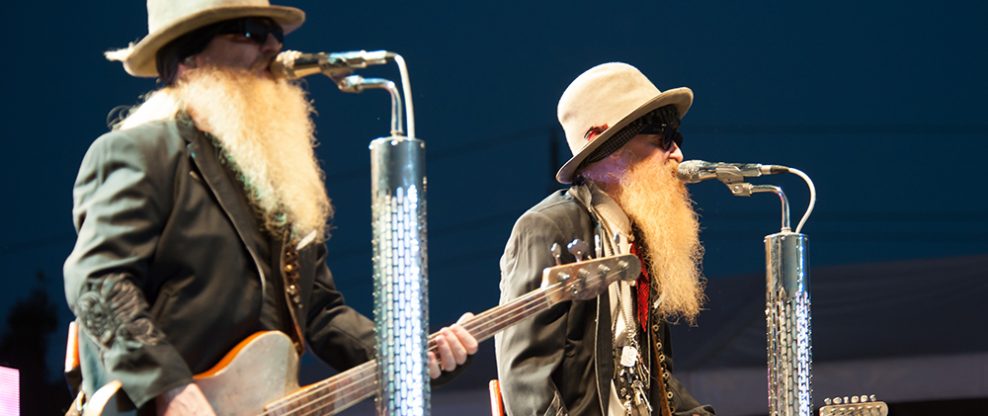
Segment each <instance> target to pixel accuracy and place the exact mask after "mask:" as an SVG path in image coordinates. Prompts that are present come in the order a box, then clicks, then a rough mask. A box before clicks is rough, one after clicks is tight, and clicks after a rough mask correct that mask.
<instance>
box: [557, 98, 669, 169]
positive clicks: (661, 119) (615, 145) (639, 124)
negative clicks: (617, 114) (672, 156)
mask: <svg viewBox="0 0 988 416" xmlns="http://www.w3.org/2000/svg"><path fill="white" fill-rule="evenodd" d="M653 124H674V125H676V126H679V113H678V112H677V111H676V106H675V105H673V104H669V105H665V106H662V107H659V108H656V109H655V110H652V111H651V112H648V113H646V114H645V115H643V116H641V117H639V118H638V119H636V120H635V121H632V122H631V123H630V124H628V125H627V126H624V128H622V129H621V130H619V131H618V132H617V133H614V136H611V138H609V139H607V141H605V142H604V143H601V145H600V147H598V148H596V149H594V151H593V152H591V153H590V154H589V155H587V157H586V159H583V161H582V162H580V164H579V166H577V167H576V169H575V170H574V171H573V172H580V171H581V170H583V168H585V167H587V166H588V165H590V164H591V163H596V162H599V161H601V160H604V158H606V157H607V156H610V155H611V153H614V152H616V151H617V150H618V149H620V148H621V147H622V146H624V145H625V144H626V143H628V142H629V141H631V139H632V138H634V137H635V136H637V135H638V134H639V133H641V132H642V131H644V130H645V129H646V128H648V127H649V126H651V125H653ZM680 140H681V139H680Z"/></svg>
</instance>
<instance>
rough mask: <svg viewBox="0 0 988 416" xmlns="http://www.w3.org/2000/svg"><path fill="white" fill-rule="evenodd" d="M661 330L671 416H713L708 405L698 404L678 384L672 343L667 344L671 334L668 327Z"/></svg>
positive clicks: (684, 387) (664, 326)
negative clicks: (670, 394)
mask: <svg viewBox="0 0 988 416" xmlns="http://www.w3.org/2000/svg"><path fill="white" fill-rule="evenodd" d="M662 329H663V337H664V338H665V340H666V342H665V343H664V344H665V346H664V347H663V349H664V350H665V353H666V356H667V357H669V358H668V359H667V364H668V369H669V373H670V374H669V376H670V377H669V390H671V391H672V397H673V399H672V403H671V407H672V414H673V416H693V415H699V416H714V415H715V412H714V408H713V407H712V406H710V405H705V404H700V402H699V401H698V400H696V398H694V397H693V395H692V394H690V392H689V391H688V390H686V386H683V384H682V383H680V382H679V379H677V378H676V372H675V371H673V370H674V368H673V365H674V363H675V362H676V360H675V359H674V358H673V355H672V342H669V341H671V337H672V334H671V333H670V330H669V325H663V326H662Z"/></svg>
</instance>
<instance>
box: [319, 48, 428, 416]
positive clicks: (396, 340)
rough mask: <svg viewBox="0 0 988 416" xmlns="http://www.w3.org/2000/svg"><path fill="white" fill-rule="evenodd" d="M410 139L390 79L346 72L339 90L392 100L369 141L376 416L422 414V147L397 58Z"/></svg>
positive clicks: (424, 297)
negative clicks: (379, 131) (383, 131)
mask: <svg viewBox="0 0 988 416" xmlns="http://www.w3.org/2000/svg"><path fill="white" fill-rule="evenodd" d="M395 57H396V58H395V60H396V61H397V62H398V64H399V68H400V69H401V70H402V82H403V84H404V87H405V97H404V98H405V103H406V106H405V108H406V109H409V111H408V112H407V117H406V120H408V122H409V123H408V126H409V135H408V136H405V135H404V132H403V131H402V122H401V121H402V119H401V116H402V100H401V98H402V97H401V96H400V95H399V94H398V89H397V88H396V87H395V84H394V83H393V82H391V81H388V80H384V79H380V78H367V79H364V78H361V77H360V76H357V75H351V76H348V77H346V78H343V79H341V80H338V81H337V85H338V86H339V88H340V89H341V90H342V91H344V92H355V93H356V92H361V91H363V90H365V89H370V88H378V89H384V90H387V91H388V93H389V94H390V95H391V135H390V136H388V137H382V138H378V139H375V140H373V141H371V143H370V153H371V218H372V219H371V221H372V232H373V250H374V323H375V329H376V337H377V362H378V383H379V386H378V387H379V388H378V397H377V412H378V414H379V415H401V416H404V415H413V416H416V415H422V416H424V415H428V414H429V412H430V403H429V393H430V391H429V373H428V358H427V346H428V329H429V297H428V293H429V292H428V262H427V260H428V258H427V255H426V203H425V201H426V198H425V196H426V192H425V185H426V176H425V142H423V141H422V140H419V139H416V138H414V137H411V136H413V134H414V133H412V131H413V122H412V120H413V114H412V113H411V111H410V108H411V94H410V88H409V87H408V79H407V70H406V69H405V67H404V61H403V60H401V57H400V56H398V55H395Z"/></svg>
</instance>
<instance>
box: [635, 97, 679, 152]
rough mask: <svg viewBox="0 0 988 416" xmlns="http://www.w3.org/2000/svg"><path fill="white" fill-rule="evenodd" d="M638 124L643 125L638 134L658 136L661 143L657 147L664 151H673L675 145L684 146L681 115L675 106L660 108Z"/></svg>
mask: <svg viewBox="0 0 988 416" xmlns="http://www.w3.org/2000/svg"><path fill="white" fill-rule="evenodd" d="M638 122H639V123H642V124H641V130H639V131H638V134H654V135H658V137H659V141H658V142H657V143H656V145H657V146H658V147H659V148H660V149H662V151H668V150H669V149H671V148H672V144H673V143H675V144H676V146H679V147H682V146H683V134H682V133H680V132H679V114H678V113H677V112H676V108H675V107H674V106H671V105H667V106H665V107H662V108H659V109H658V110H656V111H653V112H651V113H649V114H647V115H646V116H645V117H642V118H640V119H638Z"/></svg>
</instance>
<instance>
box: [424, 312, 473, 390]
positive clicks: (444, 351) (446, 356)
mask: <svg viewBox="0 0 988 416" xmlns="http://www.w3.org/2000/svg"><path fill="white" fill-rule="evenodd" d="M472 317H473V314H472V313H470V312H467V313H465V314H463V316H461V317H460V319H459V320H458V321H456V322H457V323H455V324H453V325H452V326H448V327H445V328H443V329H441V330H439V338H438V339H436V343H437V344H438V346H439V348H438V351H439V357H438V358H437V357H436V354H435V353H433V352H431V351H430V352H429V377H432V378H433V379H436V378H439V376H440V375H441V374H442V372H443V371H453V370H455V369H456V366H458V365H462V364H463V363H464V362H465V361H466V360H467V356H468V355H473V354H474V353H476V352H477V340H476V339H474V337H473V335H470V333H469V332H467V330H466V329H463V327H462V326H460V324H459V323H460V322H463V321H465V320H467V319H470V318H472Z"/></svg>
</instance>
